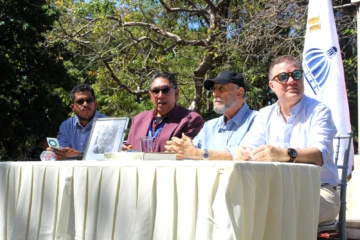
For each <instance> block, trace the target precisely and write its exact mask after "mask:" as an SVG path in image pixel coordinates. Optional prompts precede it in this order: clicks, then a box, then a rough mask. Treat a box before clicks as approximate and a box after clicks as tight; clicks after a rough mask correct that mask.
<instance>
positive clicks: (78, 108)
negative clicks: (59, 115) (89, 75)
mask: <svg viewBox="0 0 360 240" xmlns="http://www.w3.org/2000/svg"><path fill="white" fill-rule="evenodd" d="M70 107H71V109H72V110H73V111H74V113H75V114H76V116H78V118H79V120H80V121H87V122H90V120H91V119H92V118H93V117H94V114H95V111H96V107H97V102H96V101H95V99H94V96H93V95H92V93H91V92H90V91H85V92H76V93H75V99H74V102H73V103H72V104H71V106H70Z"/></svg>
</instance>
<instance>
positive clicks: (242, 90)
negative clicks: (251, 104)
mask: <svg viewBox="0 0 360 240" xmlns="http://www.w3.org/2000/svg"><path fill="white" fill-rule="evenodd" d="M244 94H245V90H244V88H243V87H240V88H239V89H238V90H237V94H236V96H238V97H242V96H244Z"/></svg>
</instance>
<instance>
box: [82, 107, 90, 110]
mask: <svg viewBox="0 0 360 240" xmlns="http://www.w3.org/2000/svg"><path fill="white" fill-rule="evenodd" d="M85 109H87V110H91V108H89V107H82V108H81V111H82V110H85Z"/></svg>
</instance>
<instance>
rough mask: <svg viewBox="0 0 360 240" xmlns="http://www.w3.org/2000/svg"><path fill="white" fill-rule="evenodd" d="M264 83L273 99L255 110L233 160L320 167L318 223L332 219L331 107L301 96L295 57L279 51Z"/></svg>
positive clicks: (335, 207) (334, 209)
mask: <svg viewBox="0 0 360 240" xmlns="http://www.w3.org/2000/svg"><path fill="white" fill-rule="evenodd" d="M269 87H270V88H271V90H272V91H273V92H274V93H275V94H276V96H277V97H278V101H277V102H276V103H274V104H273V105H271V106H268V107H265V108H263V109H261V110H260V112H259V114H258V116H257V118H256V119H255V122H254V125H253V127H252V128H251V129H250V131H249V132H248V134H247V135H246V136H245V138H244V140H243V141H242V144H241V146H240V147H239V148H238V149H237V152H236V153H235V155H236V156H235V159H237V160H250V159H251V160H254V161H277V162H299V163H309V164H316V165H319V166H321V191H320V214H319V223H321V222H327V221H331V220H334V219H335V217H336V215H337V214H338V212H339V208H340V199H339V196H338V194H337V193H336V190H334V185H336V184H338V182H339V178H338V172H337V167H336V165H335V164H334V161H333V138H334V136H335V134H336V132H337V130H336V127H335V125H334V123H333V120H332V116H331V111H330V109H329V108H328V107H326V106H325V105H324V104H322V103H320V102H318V101H317V100H315V99H312V98H309V97H307V96H306V95H304V81H303V71H302V66H301V63H300V62H299V61H298V60H297V59H296V58H294V57H291V56H281V57H278V58H276V59H275V60H274V61H273V62H272V63H271V65H270V68H269Z"/></svg>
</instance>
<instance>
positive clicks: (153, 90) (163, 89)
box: [149, 87, 171, 95]
mask: <svg viewBox="0 0 360 240" xmlns="http://www.w3.org/2000/svg"><path fill="white" fill-rule="evenodd" d="M170 90H171V87H164V88H162V89H158V88H155V89H150V90H149V91H150V92H151V93H152V94H154V95H158V94H159V93H160V92H162V93H163V94H169V92H170Z"/></svg>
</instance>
